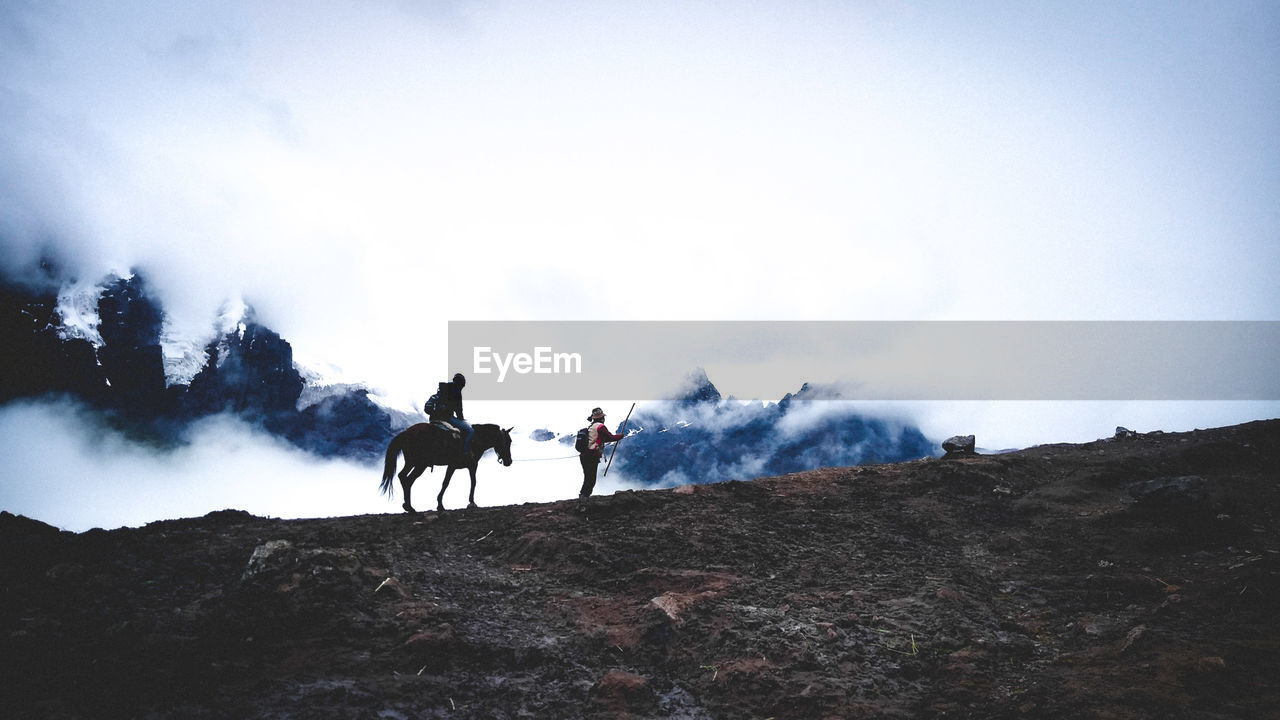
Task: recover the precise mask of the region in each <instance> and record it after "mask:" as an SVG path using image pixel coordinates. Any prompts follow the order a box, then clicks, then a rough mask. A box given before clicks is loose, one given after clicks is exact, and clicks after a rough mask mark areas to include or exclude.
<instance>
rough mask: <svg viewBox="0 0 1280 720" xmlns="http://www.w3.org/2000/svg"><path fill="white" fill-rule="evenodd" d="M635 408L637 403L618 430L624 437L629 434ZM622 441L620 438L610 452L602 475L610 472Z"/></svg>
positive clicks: (628, 412) (633, 404)
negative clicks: (629, 422) (628, 429)
mask: <svg viewBox="0 0 1280 720" xmlns="http://www.w3.org/2000/svg"><path fill="white" fill-rule="evenodd" d="M635 409H636V404H635V403H631V410H628V411H627V417H626V418H625V419H623V421H622V430H620V431H619V432H618V434H619V435H621V436H622V437H626V436H627V420H630V419H631V411H632V410H635ZM641 429H642V430H643V429H644V428H641ZM620 442H622V441H621V440H619V441H618V442H616V443H614V444H613V451H612V452H610V453H609V462H607V463H605V466H604V475H601V476H600V477H606V476H607V475H608V474H609V466H610V465H612V464H613V456H614V455H617V454H618V443H620Z"/></svg>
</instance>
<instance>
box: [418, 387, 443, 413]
mask: <svg viewBox="0 0 1280 720" xmlns="http://www.w3.org/2000/svg"><path fill="white" fill-rule="evenodd" d="M446 384H447V383H440V385H439V387H437V388H436V394H435V395H432V396H431V397H430V398H428V399H427V404H426V405H423V406H422V411H423V412H425V413H426V414H427V415H435V414H436V413H437V412H440V411H442V410H444V403H445V400H444V393H445V387H444V386H445V385H446Z"/></svg>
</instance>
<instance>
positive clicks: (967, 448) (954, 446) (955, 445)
mask: <svg viewBox="0 0 1280 720" xmlns="http://www.w3.org/2000/svg"><path fill="white" fill-rule="evenodd" d="M975 445H976V439H975V438H974V436H973V435H953V436H951V437H949V438H947V439H946V440H943V441H942V449H943V450H945V451H946V452H947V455H948V456H952V455H973V454H974V447H975Z"/></svg>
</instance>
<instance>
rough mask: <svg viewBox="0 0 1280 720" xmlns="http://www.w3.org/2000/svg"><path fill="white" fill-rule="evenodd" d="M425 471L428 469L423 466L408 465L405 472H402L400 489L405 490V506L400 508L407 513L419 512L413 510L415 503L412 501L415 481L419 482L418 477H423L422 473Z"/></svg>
mask: <svg viewBox="0 0 1280 720" xmlns="http://www.w3.org/2000/svg"><path fill="white" fill-rule="evenodd" d="M425 469H426V468H424V467H423V466H421V465H406V466H405V468H404V470H402V471H401V472H400V487H402V488H404V504H402V505H401V506H400V507H402V508H404V511H405V512H409V513H411V512H417V510H414V509H413V502H412V500H411V497H412V495H411V493H412V491H413V481H414V480H417V479H418V476H419V475H421V474H422V471H423V470H425Z"/></svg>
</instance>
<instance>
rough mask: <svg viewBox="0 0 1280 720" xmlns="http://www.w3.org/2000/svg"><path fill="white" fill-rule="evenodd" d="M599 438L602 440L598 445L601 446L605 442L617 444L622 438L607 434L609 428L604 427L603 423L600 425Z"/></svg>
mask: <svg viewBox="0 0 1280 720" xmlns="http://www.w3.org/2000/svg"><path fill="white" fill-rule="evenodd" d="M600 437H601V438H602V439H601V441H600V444H601V445H603V444H605V443H607V442H617V441H619V440H621V439H622V438H623V437H624V436H622V435H614V434H613V433H611V432H609V428H607V427H605V426H604V423H600Z"/></svg>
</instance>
